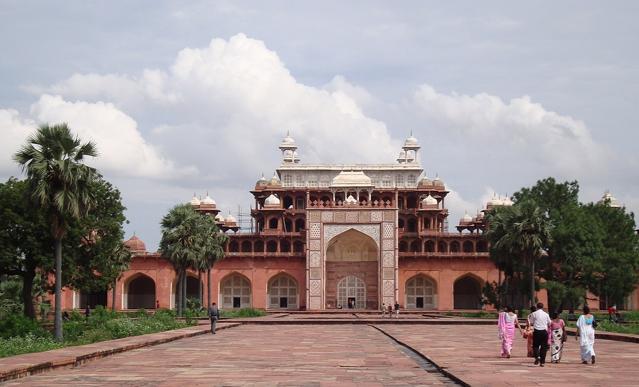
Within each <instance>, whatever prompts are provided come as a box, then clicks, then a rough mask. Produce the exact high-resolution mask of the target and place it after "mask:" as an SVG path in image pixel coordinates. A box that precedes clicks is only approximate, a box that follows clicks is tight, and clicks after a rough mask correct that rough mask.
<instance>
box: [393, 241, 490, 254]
mask: <svg viewBox="0 0 639 387" xmlns="http://www.w3.org/2000/svg"><path fill="white" fill-rule="evenodd" d="M398 247H399V252H400V253H407V252H411V253H421V252H424V253H485V252H487V251H488V243H487V242H486V241H484V240H479V241H476V242H474V241H470V240H466V241H463V242H461V241H456V240H454V241H451V242H450V243H448V242H446V241H437V242H436V241H434V240H432V239H428V240H426V241H423V242H422V241H421V240H420V239H415V240H413V241H404V240H402V241H400V242H399V246H398Z"/></svg>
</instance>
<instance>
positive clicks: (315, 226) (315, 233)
mask: <svg viewBox="0 0 639 387" xmlns="http://www.w3.org/2000/svg"><path fill="white" fill-rule="evenodd" d="M310 231H311V232H310V234H311V239H319V237H320V224H319V223H311V229H310Z"/></svg>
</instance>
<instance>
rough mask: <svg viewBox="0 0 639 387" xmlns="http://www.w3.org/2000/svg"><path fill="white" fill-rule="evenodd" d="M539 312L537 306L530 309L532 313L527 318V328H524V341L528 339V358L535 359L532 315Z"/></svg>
mask: <svg viewBox="0 0 639 387" xmlns="http://www.w3.org/2000/svg"><path fill="white" fill-rule="evenodd" d="M536 310H537V307H536V306H535V305H533V306H531V307H530V313H529V314H528V317H527V318H526V327H525V328H524V333H523V336H524V339H526V354H527V356H528V357H535V353H534V352H533V332H534V329H533V326H532V314H533V312H535V311H536Z"/></svg>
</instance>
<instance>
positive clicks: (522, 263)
mask: <svg viewBox="0 0 639 387" xmlns="http://www.w3.org/2000/svg"><path fill="white" fill-rule="evenodd" d="M488 222H489V224H490V228H489V230H488V232H487V237H488V240H489V241H490V243H491V256H492V257H493V259H494V261H495V263H496V265H497V266H498V267H499V268H500V269H501V270H503V271H504V273H505V275H506V276H507V277H512V276H514V275H515V274H516V273H521V277H522V278H523V277H526V278H530V279H531V282H530V284H531V286H530V287H529V288H528V291H530V292H531V297H530V300H531V302H534V296H533V294H534V286H535V285H534V278H535V274H536V271H535V269H534V267H535V263H536V262H537V261H538V260H539V259H540V258H541V257H542V256H543V255H544V254H545V250H546V248H547V246H548V243H549V242H550V240H551V236H550V226H551V225H550V221H549V219H548V217H547V214H546V213H544V212H543V210H542V209H541V208H539V207H538V206H537V205H536V204H535V203H534V202H532V201H528V200H524V201H519V202H517V203H515V204H514V205H513V206H511V207H498V208H496V209H494V210H492V211H491V212H490V213H489V214H488ZM522 283H525V282H524V281H522ZM522 290H523V289H522Z"/></svg>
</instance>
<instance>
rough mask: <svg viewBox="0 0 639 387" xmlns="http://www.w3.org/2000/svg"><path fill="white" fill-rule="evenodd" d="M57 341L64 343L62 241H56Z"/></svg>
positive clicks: (55, 323)
mask: <svg viewBox="0 0 639 387" xmlns="http://www.w3.org/2000/svg"><path fill="white" fill-rule="evenodd" d="M54 326H55V339H56V340H57V341H62V339H63V336H62V239H60V238H56V240H55V320H54Z"/></svg>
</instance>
